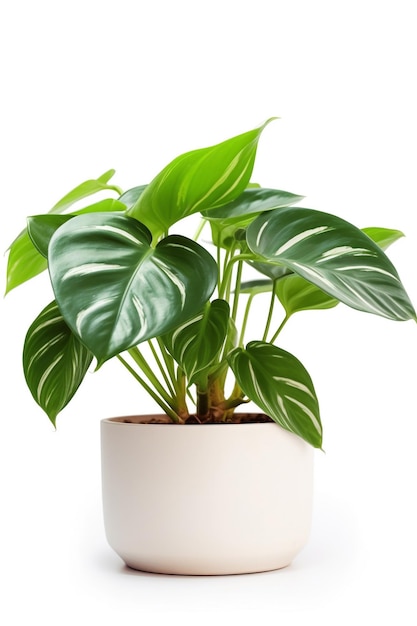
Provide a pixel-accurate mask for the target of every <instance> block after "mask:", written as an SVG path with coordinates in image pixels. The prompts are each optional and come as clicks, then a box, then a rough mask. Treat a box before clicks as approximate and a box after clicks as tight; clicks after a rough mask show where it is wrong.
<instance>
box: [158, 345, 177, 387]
mask: <svg viewBox="0 0 417 626" xmlns="http://www.w3.org/2000/svg"><path fill="white" fill-rule="evenodd" d="M156 340H157V342H158V346H159V349H160V351H161V354H162V358H163V359H164V363H165V365H166V368H167V371H168V374H169V377H170V379H171V383H172V385H173V387H174V389H175V390H176V389H177V384H176V382H177V378H176V376H175V366H174V359H173V358H172V356H171V355H170V354H169V353H168V352H167V349H166V348H165V345H164V342H163V341H162V339H161V338H160V337H157V338H156Z"/></svg>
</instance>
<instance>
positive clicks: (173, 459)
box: [101, 417, 313, 575]
mask: <svg viewBox="0 0 417 626" xmlns="http://www.w3.org/2000/svg"><path fill="white" fill-rule="evenodd" d="M126 419H129V420H132V421H134V420H135V418H134V417H129V418H113V419H105V420H103V421H102V422H101V441H102V477H103V506H104V522H105V530H106V535H107V539H108V542H109V544H110V545H111V546H112V548H113V549H114V550H115V551H116V552H117V553H118V554H119V556H120V557H121V558H122V559H123V560H124V561H125V563H126V564H127V565H128V566H129V567H132V568H134V569H139V570H144V571H148V572H159V573H165V574H191V575H192V574H197V575H211V574H243V573H251V572H262V571H267V570H273V569H278V568H281V567H285V566H286V565H289V563H291V561H292V560H293V558H294V557H295V556H296V554H297V553H298V552H299V551H300V550H301V548H302V547H303V546H304V544H305V543H306V541H307V538H308V535H309V530H310V523H311V513H312V496H313V449H312V448H311V447H310V446H309V445H308V444H306V443H305V442H304V441H303V440H301V439H300V438H299V437H296V436H295V435H292V434H291V433H289V432H287V431H285V430H283V429H282V428H281V427H280V426H278V425H277V424H272V423H262V424H259V423H249V424H207V425H198V424H197V425H185V426H180V425H176V424H140V423H125V422H124V420H126Z"/></svg>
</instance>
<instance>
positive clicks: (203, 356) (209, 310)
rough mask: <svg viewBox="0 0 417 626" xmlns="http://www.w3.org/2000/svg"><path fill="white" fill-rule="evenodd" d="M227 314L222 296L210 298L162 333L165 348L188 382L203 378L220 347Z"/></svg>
mask: <svg viewBox="0 0 417 626" xmlns="http://www.w3.org/2000/svg"><path fill="white" fill-rule="evenodd" d="M229 314H230V308H229V305H228V303H227V302H226V301H225V300H214V301H213V302H211V303H210V302H208V303H207V304H206V306H205V307H204V309H203V310H202V311H201V312H200V313H199V314H198V315H196V316H194V317H192V318H191V319H189V320H187V321H186V322H184V323H183V324H181V325H180V326H178V327H177V328H175V329H174V330H173V331H172V332H171V333H169V334H168V335H164V337H163V341H164V343H165V345H166V347H167V349H168V350H169V352H170V353H171V354H172V356H173V357H174V359H175V360H176V361H177V363H178V364H179V365H180V366H181V367H182V369H183V370H184V372H185V373H186V375H187V378H188V382H189V384H190V385H191V384H193V383H195V382H198V381H200V380H202V379H203V381H204V379H205V378H207V375H208V370H209V368H210V366H212V365H213V363H214V362H215V360H216V359H217V357H218V356H219V354H220V351H221V349H222V347H223V344H224V341H225V338H226V334H227V329H228V322H229Z"/></svg>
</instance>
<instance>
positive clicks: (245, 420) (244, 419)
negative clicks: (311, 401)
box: [112, 413, 273, 425]
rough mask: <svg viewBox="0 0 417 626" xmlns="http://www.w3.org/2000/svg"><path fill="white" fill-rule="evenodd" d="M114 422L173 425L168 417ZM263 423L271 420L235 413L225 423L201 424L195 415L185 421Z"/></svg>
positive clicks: (120, 418)
mask: <svg viewBox="0 0 417 626" xmlns="http://www.w3.org/2000/svg"><path fill="white" fill-rule="evenodd" d="M112 421H114V422H123V423H125V424H174V422H172V421H171V420H170V418H169V417H168V415H162V414H161V415H128V416H126V417H115V418H113V420H112ZM264 422H272V423H273V420H272V419H271V418H270V417H268V416H267V415H264V414H263V413H236V414H235V415H233V417H232V418H231V419H229V420H228V421H227V422H214V421H205V422H202V421H200V420H198V419H197V417H196V416H195V415H190V417H189V418H188V419H187V420H186V422H185V425H187V424H262V423H264Z"/></svg>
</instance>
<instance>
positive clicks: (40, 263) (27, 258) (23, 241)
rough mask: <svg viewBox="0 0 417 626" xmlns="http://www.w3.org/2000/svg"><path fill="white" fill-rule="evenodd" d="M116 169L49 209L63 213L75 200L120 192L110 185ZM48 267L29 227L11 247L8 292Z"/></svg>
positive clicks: (86, 184) (80, 186)
mask: <svg viewBox="0 0 417 626" xmlns="http://www.w3.org/2000/svg"><path fill="white" fill-rule="evenodd" d="M113 174H114V170H109V171H108V172H105V173H104V174H102V175H101V176H99V177H98V178H97V179H94V180H86V181H85V182H83V183H81V185H78V186H77V187H75V189H72V190H71V191H70V192H69V193H67V194H66V195H65V196H64V197H63V198H61V200H59V201H58V202H57V203H56V204H55V205H54V206H53V207H52V209H51V210H50V211H49V213H50V214H51V213H52V214H55V213H63V212H64V211H66V210H67V209H68V208H69V207H70V206H72V205H73V204H74V203H75V202H78V201H79V200H82V199H83V198H86V197H87V196H90V195H92V194H94V193H97V192H99V191H105V190H113V191H116V192H117V193H120V189H119V188H118V187H116V186H114V185H108V184H107V183H108V181H109V180H110V178H111V177H112V176H113ZM46 268H47V263H46V261H45V259H44V258H43V257H42V255H41V254H40V253H39V252H38V250H37V249H36V248H35V246H34V245H33V243H32V241H31V239H30V237H29V234H28V232H27V229H25V230H24V231H22V232H21V233H20V235H19V236H18V237H17V238H16V239H15V240H14V241H13V243H12V244H11V246H10V249H9V258H8V263H7V283H6V294H7V293H8V292H9V291H11V290H12V289H14V288H15V287H18V286H19V285H21V284H22V283H24V282H26V281H27V280H30V279H31V278H34V277H35V276H37V275H38V274H40V273H41V272H43V271H44V270H46Z"/></svg>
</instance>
